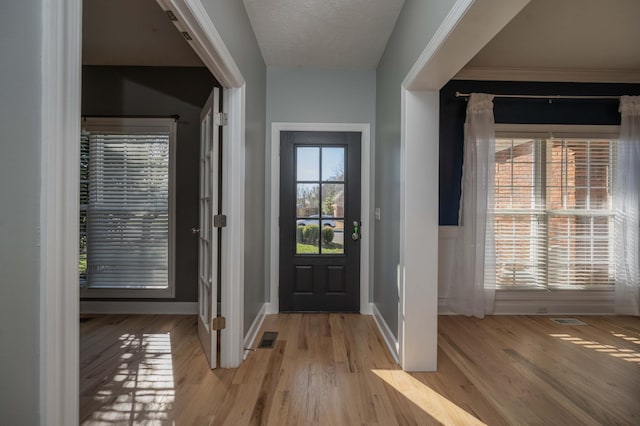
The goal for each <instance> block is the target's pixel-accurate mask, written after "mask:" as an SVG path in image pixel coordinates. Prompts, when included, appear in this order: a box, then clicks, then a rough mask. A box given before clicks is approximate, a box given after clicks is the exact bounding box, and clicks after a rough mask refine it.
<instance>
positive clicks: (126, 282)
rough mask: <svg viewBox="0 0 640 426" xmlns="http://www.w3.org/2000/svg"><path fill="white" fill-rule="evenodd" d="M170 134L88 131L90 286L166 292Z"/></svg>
mask: <svg viewBox="0 0 640 426" xmlns="http://www.w3.org/2000/svg"><path fill="white" fill-rule="evenodd" d="M130 120H131V119H130ZM140 120H145V119H140ZM165 121H166V120H165ZM171 135H172V132H171V131H167V126H166V125H165V126H160V128H158V129H155V128H153V126H145V127H136V126H130V127H128V128H127V127H126V126H121V127H120V128H118V127H117V126H116V127H105V129H99V128H97V127H93V128H92V129H91V130H90V137H89V146H90V150H89V158H90V160H89V206H88V211H87V222H88V226H87V283H88V287H90V288H144V289H154V288H156V289H158V288H167V286H168V284H169V164H170V162H169V152H170V143H171V141H170V138H171Z"/></svg>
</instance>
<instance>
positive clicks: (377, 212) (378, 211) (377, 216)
mask: <svg viewBox="0 0 640 426" xmlns="http://www.w3.org/2000/svg"><path fill="white" fill-rule="evenodd" d="M374 215H375V217H376V220H380V207H376V208H375V210H374Z"/></svg>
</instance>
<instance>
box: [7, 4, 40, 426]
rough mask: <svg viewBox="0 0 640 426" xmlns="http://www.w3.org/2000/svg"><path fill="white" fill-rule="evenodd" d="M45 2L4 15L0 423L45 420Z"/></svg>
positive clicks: (12, 6)
mask: <svg viewBox="0 0 640 426" xmlns="http://www.w3.org/2000/svg"><path fill="white" fill-rule="evenodd" d="M41 7H42V4H41V2H39V1H32V2H23V1H10V2H4V3H3V10H2V14H0V57H1V58H2V60H1V61H0V75H1V76H2V79H1V81H0V129H2V136H1V138H2V139H1V141H2V155H0V200H2V207H0V342H1V343H0V424H2V425H35V424H38V422H39V388H38V387H39V374H40V368H39V363H40V359H39V356H40V344H39V341H40V335H39V333H40V327H39V321H40V314H39V307H40V302H39V291H40V288H39V285H40V279H39V273H40V260H39V256H40V253H39V244H38V228H39V226H40V223H39V220H40V152H41V145H40V129H41V120H40V108H41V101H40V87H41V85H40V78H41V77H40V70H41V58H40V56H41V46H40V38H41V36H42V22H41V19H42V11H41Z"/></svg>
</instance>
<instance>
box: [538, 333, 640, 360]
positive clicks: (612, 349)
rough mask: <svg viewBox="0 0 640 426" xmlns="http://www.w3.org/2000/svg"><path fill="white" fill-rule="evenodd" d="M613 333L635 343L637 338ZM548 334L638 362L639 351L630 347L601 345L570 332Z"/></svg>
mask: <svg viewBox="0 0 640 426" xmlns="http://www.w3.org/2000/svg"><path fill="white" fill-rule="evenodd" d="M613 335H614V336H616V337H620V338H624V339H625V340H631V341H633V342H634V343H635V340H637V339H635V338H632V339H629V338H627V337H626V336H625V335H624V334H613ZM550 336H551V337H555V338H557V339H560V340H564V341H567V342H571V343H573V344H574V345H580V346H582V347H584V348H588V349H593V350H595V351H596V352H602V353H605V354H607V355H610V356H612V357H614V358H619V359H624V360H625V361H629V362H637V363H640V353H638V352H634V351H633V350H631V349H621V348H618V347H617V346H613V345H603V344H601V343H599V342H593V341H590V340H584V339H581V338H579V337H574V336H571V335H570V334H550ZM633 339H635V340H633Z"/></svg>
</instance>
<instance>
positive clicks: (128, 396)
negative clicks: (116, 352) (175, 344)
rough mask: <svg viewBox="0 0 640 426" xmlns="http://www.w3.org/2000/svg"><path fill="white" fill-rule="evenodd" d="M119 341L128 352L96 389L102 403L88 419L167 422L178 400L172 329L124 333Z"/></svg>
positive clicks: (124, 421)
mask: <svg viewBox="0 0 640 426" xmlns="http://www.w3.org/2000/svg"><path fill="white" fill-rule="evenodd" d="M120 342H121V348H122V349H124V350H125V351H126V352H125V353H123V354H122V355H121V356H120V361H121V362H120V363H119V366H118V369H117V370H116V371H114V372H113V377H112V378H111V380H108V381H107V382H106V383H105V385H104V387H103V388H102V389H101V390H99V391H98V392H97V394H96V396H95V398H94V399H95V400H96V402H99V403H100V404H101V407H100V408H99V409H98V410H97V411H95V412H94V413H93V415H92V416H91V418H89V419H87V423H90V424H92V425H95V424H105V425H109V424H133V423H157V422H162V423H163V424H165V422H164V421H166V420H168V418H169V413H170V411H171V410H173V405H174V402H175V384H174V380H173V361H172V355H171V336H170V333H156V334H123V335H122V336H120Z"/></svg>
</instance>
